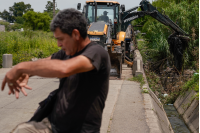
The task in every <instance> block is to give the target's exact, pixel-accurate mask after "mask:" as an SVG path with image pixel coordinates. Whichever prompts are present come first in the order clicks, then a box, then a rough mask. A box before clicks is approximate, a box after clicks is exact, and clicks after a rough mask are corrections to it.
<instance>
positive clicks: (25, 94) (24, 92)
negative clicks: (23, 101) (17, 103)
mask: <svg viewBox="0 0 200 133" xmlns="http://www.w3.org/2000/svg"><path fill="white" fill-rule="evenodd" d="M21 91H22V93H23V94H24V96H27V93H26V91H25V90H24V88H22V89H21Z"/></svg>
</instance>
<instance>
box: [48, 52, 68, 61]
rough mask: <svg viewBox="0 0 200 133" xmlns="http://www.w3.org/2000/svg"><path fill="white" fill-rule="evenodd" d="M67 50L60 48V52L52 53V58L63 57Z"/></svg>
mask: <svg viewBox="0 0 200 133" xmlns="http://www.w3.org/2000/svg"><path fill="white" fill-rule="evenodd" d="M65 55H66V54H65V51H64V50H59V51H58V52H56V53H54V54H52V55H51V59H60V60H61V59H63V58H64V57H65Z"/></svg>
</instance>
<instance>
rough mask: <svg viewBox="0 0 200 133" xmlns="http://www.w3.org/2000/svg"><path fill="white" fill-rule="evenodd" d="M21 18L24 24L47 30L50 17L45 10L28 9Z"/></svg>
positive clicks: (34, 28) (35, 28)
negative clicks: (41, 11)
mask: <svg viewBox="0 0 200 133" xmlns="http://www.w3.org/2000/svg"><path fill="white" fill-rule="evenodd" d="M23 18H24V20H25V23H24V25H25V26H28V27H31V28H32V29H33V30H44V31H49V25H50V20H51V18H50V17H49V15H48V13H47V12H44V13H40V12H34V11H28V12H27V13H25V14H24V15H23Z"/></svg>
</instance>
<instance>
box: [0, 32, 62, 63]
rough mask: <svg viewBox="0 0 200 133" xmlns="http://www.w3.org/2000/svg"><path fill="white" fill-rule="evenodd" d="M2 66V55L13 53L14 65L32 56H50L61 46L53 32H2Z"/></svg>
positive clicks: (0, 42)
mask: <svg viewBox="0 0 200 133" xmlns="http://www.w3.org/2000/svg"><path fill="white" fill-rule="evenodd" d="M0 48H1V49H0V67H2V66H1V65H2V55H3V54H13V65H16V64H17V63H19V62H22V61H30V60H31V58H33V57H36V58H44V57H48V56H50V55H51V54H53V53H54V52H56V51H58V50H59V49H60V48H58V46H57V42H56V40H55V39H54V37H53V33H51V32H42V31H30V30H25V31H24V32H0Z"/></svg>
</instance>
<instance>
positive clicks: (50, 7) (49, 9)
mask: <svg viewBox="0 0 200 133" xmlns="http://www.w3.org/2000/svg"><path fill="white" fill-rule="evenodd" d="M45 8H46V10H44V12H47V13H48V14H49V16H50V17H51V18H53V2H51V1H47V4H46V7H45ZM59 11H60V10H59V9H58V8H56V9H55V13H56V14H57V13H58V12H59Z"/></svg>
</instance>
